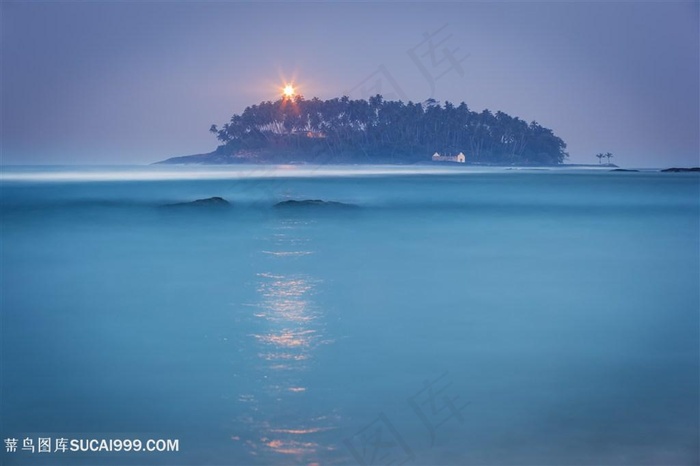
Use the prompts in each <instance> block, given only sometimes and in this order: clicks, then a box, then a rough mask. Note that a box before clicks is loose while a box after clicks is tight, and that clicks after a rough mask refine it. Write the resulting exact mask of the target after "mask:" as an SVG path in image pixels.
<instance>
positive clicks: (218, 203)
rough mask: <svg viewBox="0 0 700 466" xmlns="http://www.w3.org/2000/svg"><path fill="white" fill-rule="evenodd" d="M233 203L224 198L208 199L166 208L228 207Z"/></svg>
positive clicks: (171, 205) (180, 203) (170, 205)
mask: <svg viewBox="0 0 700 466" xmlns="http://www.w3.org/2000/svg"><path fill="white" fill-rule="evenodd" d="M230 205H231V203H230V202H229V201H227V200H226V199H224V198H223V197H208V198H206V199H197V200H196V201H190V202H178V203H176V204H166V205H165V206H164V207H226V206H230Z"/></svg>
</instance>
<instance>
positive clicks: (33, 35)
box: [1, 0, 700, 167]
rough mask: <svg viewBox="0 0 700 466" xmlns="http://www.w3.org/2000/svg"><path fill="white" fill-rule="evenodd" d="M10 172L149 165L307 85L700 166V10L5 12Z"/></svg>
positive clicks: (497, 7)
mask: <svg viewBox="0 0 700 466" xmlns="http://www.w3.org/2000/svg"><path fill="white" fill-rule="evenodd" d="M1 8H2V11H1V12H2V125H1V126H2V134H1V140H2V162H3V163H5V164H23V163H26V164H36V163H42V164H64V163H90V164H92V163H151V162H154V161H157V160H161V159H163V158H167V157H170V156H175V155H186V154H192V153H202V152H209V151H211V150H213V149H214V148H215V147H216V145H217V141H216V139H215V138H214V136H213V135H211V134H210V133H209V132H208V129H209V126H210V125H211V124H212V123H216V124H221V123H224V122H226V121H228V119H229V118H230V117H231V115H232V114H234V113H240V112H241V111H242V110H243V109H244V108H245V107H246V106H248V105H252V104H256V103H259V102H260V101H262V100H275V99H276V98H277V97H278V95H279V88H280V86H281V85H282V84H283V82H284V81H285V80H292V79H294V81H295V83H297V84H298V86H299V88H300V89H301V93H302V94H303V95H304V96H305V97H307V98H311V97H314V96H317V97H320V98H324V99H325V98H332V97H336V96H340V95H343V94H349V95H350V96H351V97H355V98H359V97H368V96H369V95H370V94H376V93H377V92H378V91H379V92H380V93H382V94H384V96H385V97H387V98H395V99H399V98H400V99H402V100H404V101H406V100H413V101H416V102H418V101H423V100H425V99H427V98H429V97H433V98H434V99H436V100H438V101H440V102H444V101H451V102H453V103H459V102H461V101H465V102H466V103H467V104H468V105H469V107H470V108H471V109H472V110H477V111H481V110H482V109H484V108H488V109H490V110H492V111H494V112H495V111H496V110H502V111H504V112H506V113H509V114H511V115H513V116H518V117H520V118H523V119H525V120H528V121H531V120H537V121H538V122H539V123H540V124H542V125H544V126H546V127H549V128H552V129H553V130H554V132H555V134H557V135H558V136H560V137H561V138H562V139H563V140H564V141H565V142H567V144H568V146H569V147H568V150H569V153H570V154H571V160H570V161H571V162H575V163H597V159H596V158H595V157H594V154H595V153H597V152H608V151H610V152H612V153H613V154H614V155H615V157H614V158H613V162H616V163H618V164H620V165H623V166H629V167H631V166H672V165H683V166H688V165H698V164H700V161H699V160H698V159H699V157H700V156H699V150H700V148H699V129H698V128H699V127H700V121H699V105H700V104H699V102H700V97H699V92H698V87H699V76H698V71H699V54H700V50H699V45H698V44H699V34H698V30H699V27H698V25H699V19H698V18H699V15H700V9H699V7H698V2H697V1H696V2H667V1H664V2H619V3H618V2H616V3H608V2H565V1H559V2H496V3H493V2H490V3H486V2H462V3H456V2H452V3H439V2H424V3H378V2H377V3H346V2H323V3H319V2H316V3H311V2H307V3H298V2H284V3H260V2H258V3H252V2H251V3H243V2H226V1H212V2H178V1H160V2H143V3H138V2H119V1H114V2H107V3H98V2H79V1H72V2H28V1H22V2H7V1H4V0H3V2H2V7H1Z"/></svg>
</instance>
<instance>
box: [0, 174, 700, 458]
mask: <svg viewBox="0 0 700 466" xmlns="http://www.w3.org/2000/svg"><path fill="white" fill-rule="evenodd" d="M447 173H449V174H447ZM348 175H353V176H348ZM2 180H3V182H2V201H1V202H2V236H1V240H2V250H1V254H2V255H1V258H0V260H1V264H2V275H1V286H2V350H3V352H2V416H1V418H2V436H3V439H5V438H17V439H19V445H18V449H17V452H12V453H8V452H3V453H2V456H1V457H0V458H2V461H3V464H8V465H11V464H32V465H42V464H71V465H73V464H75V465H88V464H91V465H93V464H126V465H132V464H138V465H151V464H170V465H195V464H202V465H241V464H243V465H247V464H251V465H257V464H261V465H262V464H314V463H318V464H373V465H385V464H392V465H397V464H417V465H438V464H445V465H448V464H450V465H451V464H460V465H462V464H466V465H469V464H474V465H555V464H556V465H569V464H571V465H642V464H648V465H652V464H654V465H657V464H658V465H661V464H664V465H672V464H688V465H690V464H697V463H698V461H699V455H698V389H699V387H698V380H699V378H698V375H699V374H698V362H699V356H698V347H699V337H698V329H699V317H698V314H699V308H700V304H699V299H700V298H699V283H700V264H699V262H700V245H699V241H700V232H699V218H700V210H699V209H700V206H699V204H700V188H699V186H700V177H698V176H697V175H694V174H665V173H664V174H660V173H610V172H602V171H600V172H595V171H577V172H573V171H572V172H566V171H527V170H510V171H508V170H490V171H489V170H482V171H468V170H467V171H455V170H435V169H429V168H424V169H418V170H416V169H410V168H387V167H355V168H342V167H327V168H324V169H317V168H313V167H312V168H309V167H280V168H257V169H255V168H251V167H237V168H218V169H217V168H173V167H169V168H167V169H166V168H149V167H145V168H144V167H140V168H118V169H117V168H115V169H108V168H90V169H79V168H75V169H66V168H33V169H19V168H15V169H9V168H5V169H4V170H3V174H2ZM211 196H221V197H224V198H226V199H228V200H229V201H231V202H232V203H233V204H232V206H231V207H230V208H222V209H207V208H204V209H200V208H179V209H178V208H176V209H173V208H163V207H160V206H161V205H162V204H168V203H174V202H182V201H190V200H194V199H198V198H206V197H211ZM285 199H325V200H333V201H340V202H346V203H351V204H356V205H357V206H358V208H356V209H334V208H321V209H306V210H302V211H298V210H297V211H295V210H291V209H288V210H281V209H275V208H273V207H272V205H273V204H274V203H276V202H278V201H282V200H285ZM38 437H51V438H52V442H53V441H55V439H57V438H68V439H93V438H98V439H101V438H119V439H134V438H138V439H143V440H146V439H179V449H180V451H179V452H177V453H123V452H122V453H105V452H102V453H70V452H68V453H61V452H55V453H41V454H40V453H30V452H29V451H21V450H20V448H21V446H22V440H23V439H24V438H31V439H33V441H34V443H35V444H36V443H37V442H38ZM53 447H54V445H53V444H52V449H53Z"/></svg>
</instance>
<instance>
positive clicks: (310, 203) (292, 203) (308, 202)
mask: <svg viewBox="0 0 700 466" xmlns="http://www.w3.org/2000/svg"><path fill="white" fill-rule="evenodd" d="M274 207H275V208H283V209H294V208H304V207H322V208H328V207H335V208H355V207H357V206H356V205H354V204H345V203H343V202H335V201H322V200H320V199H303V200H301V201H297V200H294V199H290V200H288V201H282V202H278V203H277V204H275V205H274Z"/></svg>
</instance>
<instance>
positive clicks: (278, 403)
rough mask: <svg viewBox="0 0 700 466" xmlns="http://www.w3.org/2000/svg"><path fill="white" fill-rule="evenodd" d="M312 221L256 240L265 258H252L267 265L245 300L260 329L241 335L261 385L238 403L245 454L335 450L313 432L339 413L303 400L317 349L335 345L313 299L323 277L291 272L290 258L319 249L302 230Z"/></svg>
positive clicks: (304, 455) (309, 454) (276, 456)
mask: <svg viewBox="0 0 700 466" xmlns="http://www.w3.org/2000/svg"><path fill="white" fill-rule="evenodd" d="M311 223H312V222H307V221H301V220H298V219H280V220H278V221H277V222H276V223H274V224H273V226H272V231H271V233H270V234H269V235H267V236H265V237H263V238H261V240H262V242H263V243H264V248H262V249H261V250H260V253H261V254H262V255H263V256H264V257H265V258H266V260H262V261H257V262H260V263H261V264H264V265H265V267H266V268H265V270H263V271H260V272H258V273H256V275H255V277H254V286H255V291H256V296H257V300H256V302H254V303H251V304H250V305H249V306H248V308H249V309H251V310H252V312H251V315H250V318H251V319H252V320H253V321H254V324H255V325H254V328H256V329H258V331H256V332H255V333H252V334H250V335H248V336H249V340H248V341H246V344H247V345H251V346H253V347H254V348H256V350H255V351H256V358H257V359H256V361H257V362H256V363H255V365H256V367H257V368H258V369H259V371H260V373H261V376H260V377H259V378H258V380H259V384H260V385H261V386H260V387H256V393H253V394H244V395H241V396H240V397H239V399H238V402H239V403H240V405H241V406H244V407H245V408H247V409H244V412H245V414H244V415H242V416H241V417H240V418H239V420H240V422H242V423H243V424H244V425H245V427H244V430H245V431H248V432H252V433H253V435H252V436H251V437H250V438H248V439H246V440H245V441H244V443H245V446H246V449H247V451H248V454H250V455H251V456H252V457H256V458H258V459H260V460H263V461H265V462H271V463H276V462H280V463H289V462H290V461H294V462H306V463H308V462H313V461H314V460H315V459H316V458H317V457H319V456H321V455H320V454H321V453H322V452H326V453H327V452H328V451H330V450H332V449H333V447H332V446H324V445H322V444H321V442H320V441H319V439H318V438H316V437H317V435H316V434H322V433H324V432H327V431H330V430H333V429H335V428H336V425H337V417H336V414H335V413H333V414H331V413H318V412H312V410H311V408H308V406H310V405H311V403H309V402H308V400H304V399H303V398H304V397H308V396H313V395H309V394H308V393H307V392H308V391H309V390H313V388H314V387H310V386H308V384H307V382H306V380H305V374H306V373H308V372H309V369H310V368H311V365H313V363H314V361H313V359H314V355H315V353H316V352H317V351H319V348H320V347H321V346H322V345H325V344H329V343H332V340H331V339H329V338H327V337H326V335H325V331H324V330H325V329H324V324H325V322H324V317H325V316H324V312H323V309H322V307H321V306H320V305H319V304H318V303H317V302H316V300H315V297H316V295H317V294H318V293H319V291H320V289H321V287H322V286H323V280H321V279H320V278H318V277H314V276H312V275H310V274H308V273H296V272H294V269H295V268H297V267H295V264H294V263H295V261H303V260H305V259H304V258H305V257H306V256H310V255H313V254H314V253H315V252H316V251H314V250H313V245H312V244H310V239H309V238H308V237H305V236H304V231H305V229H307V228H308V227H309V226H310V224H311ZM298 268H300V269H301V268H302V267H301V266H299V267H298ZM305 401H306V402H305ZM231 438H232V439H233V440H235V441H241V439H240V438H239V437H237V436H232V437H231Z"/></svg>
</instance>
